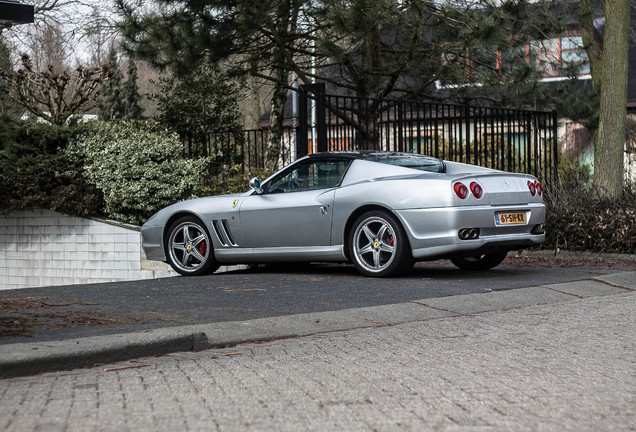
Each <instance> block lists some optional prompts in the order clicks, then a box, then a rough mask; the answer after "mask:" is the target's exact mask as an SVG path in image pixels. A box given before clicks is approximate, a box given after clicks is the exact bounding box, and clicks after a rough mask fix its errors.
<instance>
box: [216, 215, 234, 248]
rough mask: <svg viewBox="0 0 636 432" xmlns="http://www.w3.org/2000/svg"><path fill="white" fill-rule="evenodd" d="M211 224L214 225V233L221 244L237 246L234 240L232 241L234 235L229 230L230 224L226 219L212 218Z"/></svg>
mask: <svg viewBox="0 0 636 432" xmlns="http://www.w3.org/2000/svg"><path fill="white" fill-rule="evenodd" d="M212 226H213V227H214V233H215V234H216V236H217V238H218V239H219V242H220V243H221V245H222V246H225V247H230V246H238V244H236V242H235V241H234V237H233V236H232V231H231V230H230V225H229V224H228V222H227V219H223V220H213V221H212Z"/></svg>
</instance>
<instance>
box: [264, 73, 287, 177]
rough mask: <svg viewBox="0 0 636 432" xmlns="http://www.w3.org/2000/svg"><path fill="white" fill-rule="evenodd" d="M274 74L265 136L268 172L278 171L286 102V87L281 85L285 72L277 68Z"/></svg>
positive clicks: (285, 77)
mask: <svg viewBox="0 0 636 432" xmlns="http://www.w3.org/2000/svg"><path fill="white" fill-rule="evenodd" d="M276 73H277V74H278V75H279V77H278V78H279V80H278V81H277V83H276V85H275V86H274V94H273V96H272V110H271V114H270V117H269V134H268V135H267V163H266V168H267V169H268V170H270V171H276V170H277V169H278V161H279V159H280V153H281V147H282V140H283V122H284V120H285V102H286V101H287V87H286V86H284V85H283V84H282V83H283V82H284V81H283V80H286V79H287V72H286V70H284V69H282V68H279V69H278V70H277V71H276Z"/></svg>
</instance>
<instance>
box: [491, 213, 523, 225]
mask: <svg viewBox="0 0 636 432" xmlns="http://www.w3.org/2000/svg"><path fill="white" fill-rule="evenodd" d="M525 223H526V213H525V212H501V213H495V225H498V226H499V225H523V224H525Z"/></svg>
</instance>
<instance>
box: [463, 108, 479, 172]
mask: <svg viewBox="0 0 636 432" xmlns="http://www.w3.org/2000/svg"><path fill="white" fill-rule="evenodd" d="M464 110H465V112H464V118H465V119H466V163H473V164H476V162H477V156H476V154H475V158H474V160H473V161H472V162H471V161H470V158H471V152H470V123H471V119H470V100H468V99H466V101H465V102H464ZM462 162H463V161H462Z"/></svg>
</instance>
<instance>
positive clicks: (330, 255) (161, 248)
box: [141, 152, 545, 277]
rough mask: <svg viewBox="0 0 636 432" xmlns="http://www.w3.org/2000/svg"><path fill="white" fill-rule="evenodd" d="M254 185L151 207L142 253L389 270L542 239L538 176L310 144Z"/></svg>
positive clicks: (369, 272) (482, 259)
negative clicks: (313, 148)
mask: <svg viewBox="0 0 636 432" xmlns="http://www.w3.org/2000/svg"><path fill="white" fill-rule="evenodd" d="M250 188H251V189H250V190H249V191H247V192H245V193H241V194H236V195H222V196H213V197H207V198H199V199H194V200H189V201H184V202H181V203H178V204H174V205H171V206H169V207H167V208H164V209H163V210H161V211H159V212H158V213H157V214H155V215H154V216H152V217H151V218H150V219H148V221H147V222H146V223H145V224H144V226H143V227H142V230H141V232H142V236H143V248H144V250H145V252H146V255H147V257H148V258H149V259H153V260H160V261H167V262H168V263H170V265H171V266H172V267H173V268H174V269H175V270H176V271H177V272H178V273H180V274H182V275H191V276H196V275H203V274H207V273H211V272H214V271H215V270H216V269H218V267H219V266H220V265H225V264H247V263H265V262H285V261H292V262H351V263H353V265H354V266H355V267H356V269H357V270H358V271H359V272H360V273H362V274H363V275H365V276H375V277H387V276H395V275H399V274H402V273H404V272H406V271H408V270H409V269H410V268H411V267H412V266H413V264H414V263H415V262H416V261H426V260H436V259H442V258H445V259H450V260H451V261H452V262H453V263H454V264H455V265H456V266H457V267H459V268H461V269H465V270H485V269H490V268H492V267H495V266H497V265H499V264H500V263H501V262H502V261H503V260H504V258H505V257H506V254H507V253H508V251H511V250H517V249H522V248H526V247H529V246H534V245H537V244H539V243H541V242H543V241H544V239H545V231H544V222H545V206H544V205H543V199H542V187H541V183H539V181H538V180H537V179H536V178H535V177H533V176H531V175H527V174H513V173H508V172H503V171H497V170H492V169H488V168H482V167H478V166H474V165H467V164H462V163H457V162H449V161H444V160H440V159H436V158H433V157H430V156H424V155H419V154H411V153H384V152H344V153H338V152H335V153H319V154H313V155H310V156H305V157H303V158H301V159H299V160H297V161H296V162H294V163H292V164H291V165H289V166H287V167H285V168H283V169H282V170H280V171H278V172H277V173H276V174H274V175H272V176H271V177H269V178H268V179H266V180H265V181H261V180H260V179H259V178H253V179H252V180H251V181H250Z"/></svg>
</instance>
